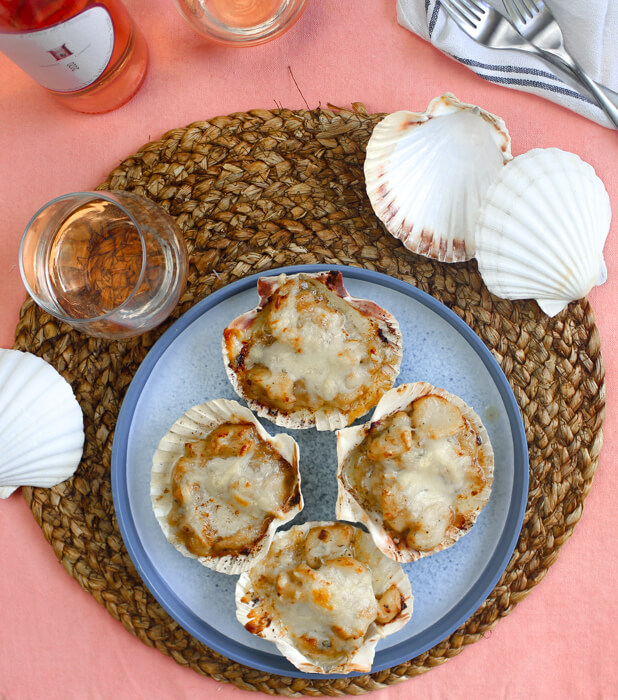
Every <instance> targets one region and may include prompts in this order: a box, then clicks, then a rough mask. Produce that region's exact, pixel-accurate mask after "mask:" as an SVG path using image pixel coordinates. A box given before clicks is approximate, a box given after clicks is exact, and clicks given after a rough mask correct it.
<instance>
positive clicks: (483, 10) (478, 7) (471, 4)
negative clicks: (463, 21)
mask: <svg viewBox="0 0 618 700" xmlns="http://www.w3.org/2000/svg"><path fill="white" fill-rule="evenodd" d="M460 2H461V3H462V5H465V7H466V9H467V10H468V12H471V13H472V14H473V15H474V16H475V17H476V18H477V19H479V20H480V19H481V17H483V16H484V15H486V14H487V11H488V5H486V4H485V3H483V2H479V1H478V0H460Z"/></svg>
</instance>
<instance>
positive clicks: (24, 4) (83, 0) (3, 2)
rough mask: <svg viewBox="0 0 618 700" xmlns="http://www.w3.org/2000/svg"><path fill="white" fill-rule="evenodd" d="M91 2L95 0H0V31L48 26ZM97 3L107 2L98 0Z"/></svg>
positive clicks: (73, 13)
mask: <svg viewBox="0 0 618 700" xmlns="http://www.w3.org/2000/svg"><path fill="white" fill-rule="evenodd" d="M93 4H95V0H0V31H9V32H10V31H14V32H23V31H29V30H32V29H42V28H44V27H50V26H52V25H54V24H58V23H59V22H62V21H63V20H65V19H67V18H69V17H71V16H73V15H75V14H77V13H78V12H81V10H83V9H84V8H85V7H87V6H88V5H93ZM99 4H102V5H106V4H107V2H106V1H105V0H103V1H102V2H100V0H99Z"/></svg>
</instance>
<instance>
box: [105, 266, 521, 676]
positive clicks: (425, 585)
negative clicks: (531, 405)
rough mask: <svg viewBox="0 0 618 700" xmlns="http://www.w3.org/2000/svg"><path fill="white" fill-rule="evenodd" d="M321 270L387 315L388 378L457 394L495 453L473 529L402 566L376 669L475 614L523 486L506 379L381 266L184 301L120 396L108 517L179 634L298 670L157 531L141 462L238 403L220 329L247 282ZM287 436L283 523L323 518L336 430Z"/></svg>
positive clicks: (330, 514) (217, 582)
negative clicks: (406, 615) (290, 472)
mask: <svg viewBox="0 0 618 700" xmlns="http://www.w3.org/2000/svg"><path fill="white" fill-rule="evenodd" d="M328 269H331V270H335V269H336V270H340V271H341V272H342V274H343V277H344V283H345V285H346V287H347V289H348V291H349V292H350V293H351V295H352V296H355V297H362V298H366V299H371V300H373V301H375V302H377V303H378V304H380V306H383V307H384V308H385V309H388V310H389V311H390V312H391V313H392V314H394V316H395V317H396V318H397V320H398V321H399V324H400V326H401V330H402V334H403V341H404V356H403V362H402V365H401V373H400V375H399V378H398V380H397V383H398V384H403V383H404V382H414V381H421V380H422V381H427V382H430V383H431V384H434V385H435V386H438V387H442V388H444V389H446V390H447V391H450V392H452V393H454V394H457V395H458V396H460V397H461V398H462V399H463V400H464V401H466V403H468V404H469V405H471V406H472V407H473V408H474V410H475V411H476V412H477V413H478V415H479V416H480V417H481V419H482V420H483V422H484V424H485V426H486V428H487V430H488V431H489V435H490V438H491V441H492V445H493V447H494V450H495V458H496V462H495V474H494V483H493V489H492V494H491V499H490V501H489V503H488V505H487V506H486V507H485V509H484V510H483V512H482V513H481V515H480V517H479V519H478V521H477V522H476V524H475V525H474V527H473V528H472V530H471V531H470V532H469V533H468V534H467V535H465V536H464V537H462V538H461V539H460V540H459V541H458V542H457V543H456V544H455V545H454V546H453V547H451V548H449V549H447V550H445V551H443V552H439V553H437V554H434V555H432V556H430V557H426V558H425V559H421V560H420V561H418V562H414V563H412V564H406V565H404V569H405V570H406V573H407V574H408V576H409V577H410V581H411V583H412V591H413V593H414V614H413V616H412V620H411V621H410V622H409V623H408V625H406V627H404V628H403V629H402V630H400V631H399V632H397V633H396V634H393V635H391V636H390V637H387V638H386V639H384V640H382V641H381V642H380V643H379V644H378V646H377V650H376V656H375V662H374V666H373V670H374V671H381V670H383V669H386V668H391V667H393V666H396V665H397V664H399V663H402V662H404V661H408V660H410V659H412V658H414V657H415V656H417V655H418V654H421V653H423V652H424V651H427V650H428V649H430V648H431V647H433V646H434V645H435V644H437V643H439V642H440V641H442V640H443V639H445V638H446V637H448V636H449V635H450V634H451V632H453V631H454V630H455V629H457V627H459V626H460V625H461V624H462V623H463V622H465V621H466V620H467V619H468V618H469V617H470V616H471V615H472V614H473V613H474V612H475V611H476V609H477V608H478V607H479V606H480V605H481V603H482V602H483V601H484V600H485V598H486V597H487V596H488V595H489V593H490V592H491V590H492V589H493V587H494V585H495V584H496V583H497V581H498V579H499V578H500V575H501V574H502V572H503V571H504V569H505V567H506V565H507V564H508V561H509V559H510V556H511V553H512V551H513V549H514V547H515V544H516V542H517V538H518V536H519V531H520V528H521V524H522V520H523V515H524V511H525V506H526V500H527V494H528V452H527V447H526V440H525V434H524V428H523V424H522V420H521V415H520V412H519V408H518V406H517V404H516V402H515V398H514V396H513V393H512V391H511V388H510V386H509V384H508V382H507V380H506V377H505V376H504V374H503V373H502V370H501V369H500V367H499V365H498V364H497V363H496V361H495V360H494V358H493V356H492V355H491V353H490V352H489V351H488V350H487V348H486V347H485V345H484V344H483V342H482V341H481V340H480V339H479V338H478V336H477V335H476V334H475V333H474V332H473V331H472V329H471V328H470V327H469V326H468V325H466V324H465V323H464V322H463V321H462V320H461V319H460V318H459V317H458V316H456V315H455V314H454V313H453V312H451V311H450V310H449V309H448V308H447V307H446V306H444V305H443V304H441V303H440V302H438V301H436V300H435V299H433V298H432V297H431V296H429V295H427V294H425V293H423V292H421V291H419V290H418V289H416V288H415V287H412V286H410V285H409V284H406V283H405V282H402V281H400V280H397V279H394V278H392V277H388V276H386V275H383V274H380V273H376V272H371V271H368V270H362V269H358V268H354V267H340V266H325V265H308V266H298V267H288V268H282V269H280V270H271V271H269V272H266V273H263V275H252V276H251V277H247V278H245V279H242V280H239V281H238V282H234V283H233V284H230V285H228V286H227V287H224V288H223V289H220V290H219V291H217V292H215V293H213V294H211V295H210V296H209V297H207V298H206V299H204V300H202V301H201V302H199V303H198V304H196V305H195V306H194V307H193V308H192V309H190V310H189V311H188V312H187V313H186V314H185V315H184V316H182V318H180V319H179V320H178V321H177V322H176V323H175V324H174V325H173V326H171V327H170V328H169V329H168V330H167V331H166V332H165V333H164V334H163V335H162V336H161V338H160V339H159V340H158V342H157V343H156V344H155V345H154V347H153V348H152V350H151V351H150V352H149V353H148V355H147V357H146V359H145V360H144V361H143V362H142V364H141V366H140V367H139V369H138V371H137V372H136V374H135V377H134V379H133V381H132V383H131V386H130V387H129V389H128V391H127V394H126V397H125V399H124V402H123V405H122V408H121V410H120V414H119V416H118V423H117V425H116V434H115V438H114V446H113V452H112V487H113V496H114V505H115V508H116V515H117V518H118V523H119V525H120V530H121V532H122V536H123V538H124V542H125V545H126V547H127V550H128V552H129V554H130V556H131V559H132V560H133V563H134V564H135V566H136V568H137V570H138V571H139V573H140V576H141V577H142V579H143V580H144V583H145V584H146V586H147V587H148V588H149V589H150V591H151V592H152V594H153V595H154V596H155V598H156V599H157V600H158V601H159V603H160V604H161V605H162V606H163V607H164V608H165V609H166V610H167V612H168V613H169V614H170V615H171V616H172V617H173V618H174V619H175V620H176V621H177V622H178V623H179V624H180V625H181V626H182V627H184V629H185V630H187V632H189V633H190V634H191V635H193V636H194V637H195V638H196V639H198V640H200V641H202V642H204V643H205V644H206V645H207V646H208V647H210V648H211V649H214V650H215V651H217V652H219V653H220V654H224V655H225V656H227V657H228V658H230V659H233V660H234V661H238V662H240V663H243V664H246V665H247V666H250V667H252V668H255V669H259V670H263V671H267V672H269V673H275V674H280V675H285V676H307V674H303V673H300V672H299V671H298V670H297V669H295V668H294V667H293V666H292V665H291V664H290V663H289V662H288V661H287V660H286V659H285V658H284V657H283V656H281V655H280V654H279V652H278V651H277V649H276V648H275V647H274V645H272V644H271V643H269V642H266V641H264V640H262V639H260V638H259V637H256V636H254V635H251V634H249V633H248V632H247V631H246V630H245V629H244V627H242V625H240V623H238V622H237V620H236V615H235V607H234V589H235V586H236V581H237V577H236V576H228V575H225V574H220V573H216V572H213V571H211V570H210V569H207V568H205V567H203V566H201V565H200V564H199V563H198V562H197V561H196V560H195V559H189V558H186V557H183V556H182V554H180V553H179V552H178V551H176V549H175V548H174V547H173V546H172V545H171V544H170V543H169V542H168V541H167V540H166V539H165V537H164V535H163V533H162V531H161V528H160V527H159V524H158V522H157V521H156V519H155V517H154V514H153V512H152V508H151V504H150V468H151V459H152V455H153V453H154V451H155V449H156V447H157V445H158V443H159V440H160V439H161V437H162V436H163V435H164V434H165V433H166V432H167V430H168V429H169V428H170V427H171V425H172V424H173V423H174V421H175V420H176V419H177V418H178V417H180V416H181V415H182V414H183V413H184V412H185V411H186V410H187V409H188V408H190V407H191V406H194V405H196V404H200V403H203V402H205V401H208V400H210V399H216V398H228V399H235V398H238V397H237V396H236V394H235V393H234V391H233V389H232V387H231V384H230V382H229V380H228V379H227V376H226V374H225V370H224V366H223V359H222V355H221V336H222V333H223V329H224V328H225V326H226V325H227V324H228V323H229V322H230V321H231V320H232V319H234V318H236V316H239V315H240V314H241V313H244V312H245V311H248V310H249V309H252V308H254V307H255V306H256V305H257V302H258V297H257V290H256V282H257V279H258V277H259V276H264V275H272V274H278V273H280V272H285V273H288V274H293V273H297V272H314V271H318V270H328ZM368 415H369V414H368ZM363 420H367V418H364V419H363ZM264 426H265V428H266V430H268V431H269V432H271V433H274V432H281V431H282V429H281V428H277V427H276V426H274V425H273V424H272V423H268V421H264ZM288 432H290V434H292V435H293V437H294V438H295V439H296V440H297V442H298V443H299V446H300V455H301V475H302V490H303V495H304V498H305V508H304V510H303V511H302V513H300V514H299V515H298V516H297V517H296V519H295V520H294V524H297V523H300V522H305V521H307V520H333V519H334V517H335V500H336V493H337V487H336V480H335V473H336V468H337V458H336V437H335V434H334V433H321V432H317V431H316V430H313V429H310V430H292V431H288ZM320 677H324V676H320Z"/></svg>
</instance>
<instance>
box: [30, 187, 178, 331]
mask: <svg viewBox="0 0 618 700" xmlns="http://www.w3.org/2000/svg"><path fill="white" fill-rule="evenodd" d="M187 268H188V255H187V249H186V245H185V242H184V239H183V237H182V233H181V232H180V230H179V229H178V226H177V225H176V223H175V221H174V219H172V217H171V216H170V215H169V214H168V213H167V212H165V211H164V210H163V209H161V208H160V207H159V206H158V205H156V204H155V203H154V202H151V201H150V200H149V199H146V198H145V197H141V196H139V195H136V194H133V193H130V192H74V193H72V194H66V195H63V196H61V197H57V198H56V199H53V200H52V201H51V202H48V203H47V204H45V205H44V206H43V207H42V208H41V209H39V211H38V212H37V213H36V214H35V215H34V216H33V217H32V219H31V220H30V222H29V223H28V225H27V226H26V230H25V232H24V235H23V237H22V241H21V245H20V248H19V269H20V272H21V276H22V279H23V281H24V284H25V285H26V289H27V290H28V293H29V294H30V296H31V297H32V298H33V299H34V301H35V302H36V303H37V304H38V305H39V306H40V307H41V308H43V309H44V310H45V311H47V312H48V313H50V314H51V315H52V316H55V317H56V318H58V319H60V320H62V321H65V322H66V323H68V324H69V325H70V326H72V327H73V328H75V329H77V330H78V331H82V332H83V333H86V334H88V335H92V336H98V337H101V338H109V339H120V338H129V337H132V336H136V335H139V334H140V333H144V332H145V331H147V330H150V329H151V328H154V327H155V326H157V325H158V324H159V323H161V322H162V321H164V320H165V319H166V318H167V317H168V316H169V314H170V313H171V312H172V310H173V309H174V307H175V306H176V304H177V303H178V299H179V298H180V295H181V294H182V292H183V289H184V287H185V284H186V280H187Z"/></svg>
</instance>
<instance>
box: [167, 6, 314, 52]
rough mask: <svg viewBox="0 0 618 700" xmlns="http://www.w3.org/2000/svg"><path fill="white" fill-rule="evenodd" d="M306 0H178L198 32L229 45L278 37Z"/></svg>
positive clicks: (246, 44) (298, 13) (250, 44)
mask: <svg viewBox="0 0 618 700" xmlns="http://www.w3.org/2000/svg"><path fill="white" fill-rule="evenodd" d="M305 3H306V0H176V6H177V7H178V9H179V11H180V14H181V15H182V16H183V17H184V18H185V19H186V20H187V22H188V23H189V25H190V26H191V27H192V28H193V29H195V31H197V32H199V33H200V34H203V35H204V36H206V37H207V38H209V39H211V40H212V41H215V42H218V43H220V44H226V45H227V46H256V45H257V44H265V43H266V42H267V41H271V40H272V39H276V38H277V37H278V36H280V35H281V34H283V33H284V32H286V31H287V30H288V29H290V27H291V26H292V25H293V24H294V23H295V22H296V20H297V19H298V18H299V17H300V16H301V14H302V13H303V10H304V9H305Z"/></svg>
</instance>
